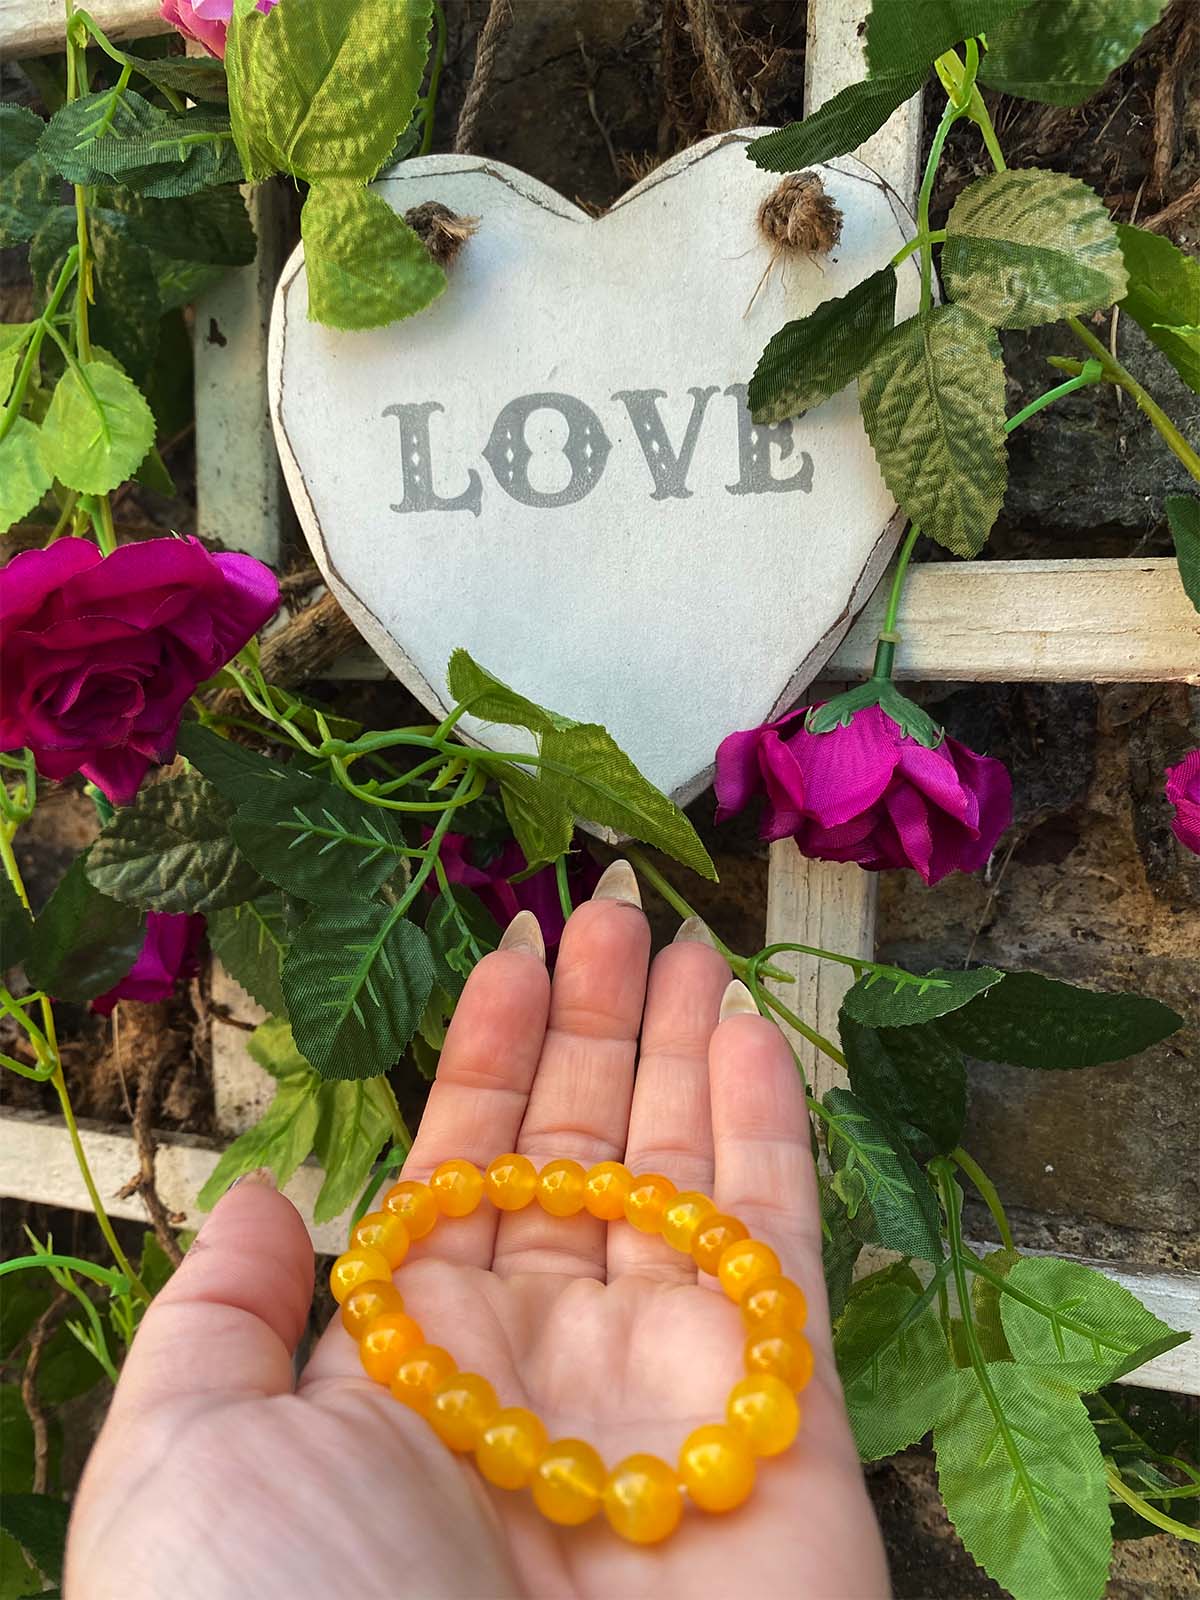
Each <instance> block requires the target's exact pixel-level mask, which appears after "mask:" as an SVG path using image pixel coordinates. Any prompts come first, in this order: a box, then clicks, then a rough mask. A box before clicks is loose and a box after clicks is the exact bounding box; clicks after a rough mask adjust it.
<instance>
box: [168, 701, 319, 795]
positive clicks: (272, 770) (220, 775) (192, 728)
mask: <svg viewBox="0 0 1200 1600" xmlns="http://www.w3.org/2000/svg"><path fill="white" fill-rule="evenodd" d="M175 748H176V749H177V750H178V752H179V754H180V755H181V756H184V757H185V758H186V759H187V760H188V761H190V762H191V764H192V766H194V767H195V768H196V770H197V772H199V773H200V774H201V776H202V777H204V778H207V780H208V781H209V783H211V784H212V786H213V788H214V789H216V791H217V792H218V794H220V795H221V796H222V798H223V799H225V800H227V801H228V802H229V804H230V806H231V807H236V806H240V805H243V804H245V803H247V802H248V801H249V800H251V799H257V798H258V797H259V796H260V795H269V794H271V793H272V792H273V791H274V790H275V789H276V788H278V786H279V784H280V783H281V782H282V781H283V780H284V779H286V778H289V777H292V776H294V772H295V769H294V768H292V767H289V766H288V764H287V763H286V762H284V761H276V760H274V759H273V758H272V757H270V756H260V755H258V754H257V753H256V752H255V751H253V750H247V749H246V747H245V745H240V744H234V742H233V740H232V739H223V738H222V737H221V735H220V734H219V733H214V732H213V731H212V729H211V728H205V727H202V726H201V725H200V723H198V722H183V723H180V725H179V736H178V738H177V739H176V741H175Z"/></svg>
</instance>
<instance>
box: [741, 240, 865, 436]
mask: <svg viewBox="0 0 1200 1600" xmlns="http://www.w3.org/2000/svg"><path fill="white" fill-rule="evenodd" d="M895 314H896V273H895V269H894V268H892V267H882V268H881V269H880V270H879V271H878V272H873V273H872V274H871V276H870V277H869V278H864V279H863V281H862V282H861V283H858V284H855V286H854V288H853V289H851V290H850V292H849V294H845V295H843V296H842V297H841V298H840V299H837V300H825V301H823V302H822V303H821V304H820V305H819V306H818V307H817V309H816V310H815V311H814V312H812V313H811V315H809V316H807V317H801V318H799V319H798V320H797V321H796V322H789V323H787V324H786V325H785V326H784V327H782V328H780V330H779V332H778V333H777V334H776V335H775V336H774V338H773V339H772V340H771V341H770V343H769V344H768V345H767V348H766V349H765V350H764V351H763V353H762V355H761V356H760V357H759V362H758V366H757V367H756V368H755V369H754V376H753V378H751V380H750V387H749V390H748V395H747V398H748V404H749V406H750V411H751V414H752V415H753V417H754V420H755V422H759V423H769V422H783V421H784V420H785V419H786V418H788V417H798V416H802V415H803V413H804V412H805V411H808V410H811V408H812V407H813V406H819V405H820V404H821V402H822V401H823V400H829V399H831V398H832V396H833V395H835V394H840V393H841V392H842V390H843V389H844V388H845V387H846V385H847V384H848V383H853V382H854V379H855V378H857V376H858V374H859V373H860V372H861V371H862V369H863V367H864V366H865V365H866V363H867V361H868V360H869V359H870V357H871V356H872V355H874V353H875V351H876V349H877V348H878V346H879V342H880V340H881V339H882V338H883V337H884V335H885V334H888V333H890V332H891V330H892V324H893V322H894V321H895Z"/></svg>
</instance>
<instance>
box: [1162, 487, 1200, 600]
mask: <svg viewBox="0 0 1200 1600" xmlns="http://www.w3.org/2000/svg"><path fill="white" fill-rule="evenodd" d="M1166 511H1167V521H1168V522H1169V523H1170V524H1171V533H1172V534H1173V535H1174V538H1175V559H1176V560H1177V561H1178V562H1179V579H1180V582H1181V583H1182V584H1183V588H1184V593H1185V594H1186V595H1187V597H1188V599H1189V600H1190V601H1191V602H1192V604H1193V605H1194V606H1195V608H1196V610H1197V611H1200V500H1197V499H1195V498H1194V497H1193V496H1191V495H1186V494H1176V495H1172V496H1171V498H1170V499H1169V500H1168V501H1167V505H1166Z"/></svg>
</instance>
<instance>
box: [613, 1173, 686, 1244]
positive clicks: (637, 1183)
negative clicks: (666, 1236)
mask: <svg viewBox="0 0 1200 1600" xmlns="http://www.w3.org/2000/svg"><path fill="white" fill-rule="evenodd" d="M674 1195H675V1185H674V1184H673V1183H672V1182H671V1180H670V1178H664V1177H663V1175H662V1174H661V1173H660V1172H650V1173H647V1174H646V1176H645V1177H644V1178H635V1179H634V1180H633V1182H632V1183H631V1184H630V1186H629V1192H628V1193H627V1194H626V1196H625V1220H626V1222H628V1223H631V1224H632V1226H633V1227H635V1228H636V1229H637V1230H638V1232H639V1233H661V1232H662V1224H663V1212H664V1211H665V1210H666V1209H667V1206H668V1204H669V1203H670V1201H671V1200H672V1199H673V1198H674Z"/></svg>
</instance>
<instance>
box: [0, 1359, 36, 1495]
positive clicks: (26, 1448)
mask: <svg viewBox="0 0 1200 1600" xmlns="http://www.w3.org/2000/svg"><path fill="white" fill-rule="evenodd" d="M32 1487H33V1424H32V1423H31V1422H30V1420H29V1417H28V1415H27V1413H26V1411H25V1405H24V1402H23V1401H22V1399H21V1390H20V1388H19V1387H18V1385H17V1384H15V1383H0V1500H6V1499H7V1498H8V1496H9V1495H10V1494H26V1493H28V1491H29V1490H30V1489H32Z"/></svg>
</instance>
